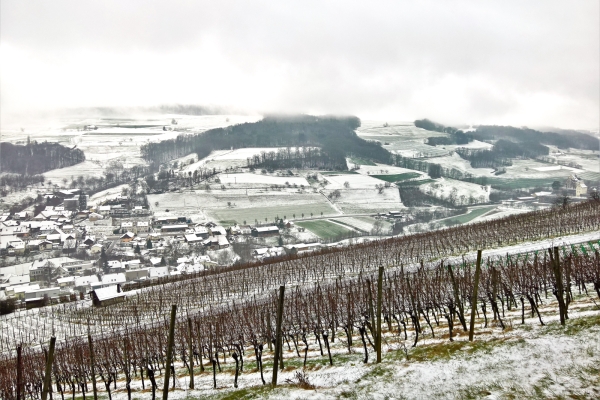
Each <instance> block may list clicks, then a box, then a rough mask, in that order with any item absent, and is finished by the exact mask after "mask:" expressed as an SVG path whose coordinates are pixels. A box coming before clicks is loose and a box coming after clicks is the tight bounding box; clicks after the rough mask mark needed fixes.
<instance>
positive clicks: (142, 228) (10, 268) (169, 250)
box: [0, 175, 587, 308]
mask: <svg viewBox="0 0 600 400" xmlns="http://www.w3.org/2000/svg"><path fill="white" fill-rule="evenodd" d="M564 185H565V187H566V188H567V189H568V190H570V191H572V192H573V193H572V194H573V195H575V196H576V198H581V197H582V196H585V195H586V192H587V187H586V186H585V184H584V183H583V181H582V180H580V179H578V178H577V177H576V176H575V175H572V176H570V177H568V178H567V179H566V180H565V182H564ZM43 196H44V198H45V200H46V204H54V205H47V206H46V207H45V208H44V209H43V210H41V211H40V212H39V213H38V214H37V215H33V214H34V213H32V212H31V211H22V212H17V213H13V214H10V213H4V214H2V215H0V229H1V230H0V256H1V257H2V261H1V262H2V264H1V266H0V300H3V301H5V302H8V303H10V307H12V308H34V307H41V306H44V305H48V304H56V303H59V302H69V301H76V300H80V299H85V298H91V299H92V300H93V303H94V304H95V305H98V306H99V305H107V304H110V303H112V302H115V301H120V300H123V299H124V298H125V296H126V294H125V291H126V288H127V287H142V286H143V285H152V284H156V283H159V282H164V281H165V280H168V279H177V277H181V278H185V275H194V274H199V273H202V272H203V271H210V270H214V269H217V268H222V267H225V266H228V265H232V264H234V263H235V262H260V261H268V260H274V259H277V258H281V257H285V256H291V255H298V254H303V253H306V252H312V251H316V250H320V249H323V248H327V247H329V246H340V245H342V242H338V243H328V244H327V243H322V241H321V240H312V241H309V242H310V243H304V242H300V241H299V240H293V243H289V240H286V242H288V243H284V242H283V240H282V235H284V234H285V235H286V237H287V238H289V237H293V236H292V235H290V232H292V231H295V232H297V234H298V236H297V237H298V238H302V237H303V236H302V235H303V234H304V232H305V228H303V227H300V226H296V224H295V223H294V222H293V221H291V220H288V219H283V218H276V219H274V220H273V222H272V223H269V222H268V221H265V223H264V224H262V223H259V221H258V220H256V221H255V222H256V224H255V225H254V226H251V225H247V224H238V223H233V224H230V225H229V226H227V227H225V226H223V225H218V224H217V223H215V222H212V221H205V222H199V223H194V222H192V220H191V218H190V216H189V215H186V214H185V213H184V212H181V214H180V215H172V214H171V215H167V216H156V215H155V213H154V212H153V211H152V210H150V209H149V208H148V207H144V206H142V205H138V204H137V203H136V202H135V201H133V199H132V198H130V197H128V196H126V195H122V194H116V195H115V196H113V197H111V198H106V199H104V200H103V201H101V202H99V203H97V204H91V205H90V206H88V200H89V196H88V195H86V194H84V193H83V191H82V190H81V189H71V190H66V189H63V190H58V191H55V192H52V193H45V194H44V195H43ZM552 196H553V195H552V193H551V192H538V193H534V194H533V195H532V196H529V197H518V198H515V199H510V200H504V201H503V202H502V204H503V205H504V206H508V207H510V208H512V209H524V210H527V209H529V208H531V205H532V203H536V204H537V203H538V202H540V201H542V202H543V200H544V199H546V201H552V199H551V198H552ZM549 198H550V200H548V199H549ZM492 214H494V213H492ZM500 214H502V213H500ZM498 216H500V215H498ZM303 217H304V215H303ZM377 218H380V219H387V220H392V221H393V220H395V219H398V218H402V212H401V211H398V210H391V211H389V212H387V213H378V216H377ZM244 222H245V221H244ZM346 244H347V243H346ZM234 247H235V251H234V249H233V248H234ZM24 260H26V261H27V262H23V261H24Z"/></svg>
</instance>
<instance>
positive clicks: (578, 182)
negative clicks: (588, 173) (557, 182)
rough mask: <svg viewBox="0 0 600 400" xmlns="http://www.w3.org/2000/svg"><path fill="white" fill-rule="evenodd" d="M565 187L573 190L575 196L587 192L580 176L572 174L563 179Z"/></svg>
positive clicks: (583, 194)
mask: <svg viewBox="0 0 600 400" xmlns="http://www.w3.org/2000/svg"><path fill="white" fill-rule="evenodd" d="M565 188H566V189H569V190H574V191H575V196H577V197H580V196H585V195H586V194H587V185H586V184H585V183H584V182H583V180H582V179H581V178H579V177H578V176H577V175H575V174H573V175H571V176H570V177H568V178H567V180H566V181H565Z"/></svg>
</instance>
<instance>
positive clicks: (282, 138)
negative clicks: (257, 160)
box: [141, 115, 391, 164]
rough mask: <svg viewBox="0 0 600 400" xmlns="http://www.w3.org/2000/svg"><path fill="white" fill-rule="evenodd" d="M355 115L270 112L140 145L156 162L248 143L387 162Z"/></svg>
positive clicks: (201, 155) (385, 153)
mask: <svg viewBox="0 0 600 400" xmlns="http://www.w3.org/2000/svg"><path fill="white" fill-rule="evenodd" d="M359 126H360V119H358V118H356V117H331V116H319V117H316V116H310V115H300V116H270V117H265V118H264V119H262V120H261V121H258V122H255V123H245V124H239V125H234V126H229V127H226V128H216V129H211V130H208V131H206V132H203V133H198V134H194V135H179V136H178V137H177V138H175V139H170V140H164V141H161V142H158V143H147V144H145V145H143V146H142V147H141V152H142V157H143V158H144V159H145V160H147V161H149V162H151V163H156V164H161V163H164V162H167V161H170V160H172V159H174V158H179V157H183V156H185V155H188V154H191V153H197V154H198V158H199V159H200V158H204V157H206V155H208V154H209V153H210V152H211V151H212V150H228V149H239V148H247V147H299V146H300V147H320V148H321V149H322V151H323V152H324V154H327V156H328V157H329V158H331V159H332V160H339V159H341V158H343V157H345V156H346V155H347V154H349V153H352V154H355V155H357V156H361V157H364V158H368V159H372V160H374V161H377V162H384V163H386V162H388V161H389V159H390V155H391V154H390V153H389V152H388V151H387V150H386V149H384V148H383V147H381V145H379V144H377V143H374V142H369V141H366V140H364V139H361V138H360V137H358V136H357V135H356V132H355V130H356V129H357V128H358V127H359Z"/></svg>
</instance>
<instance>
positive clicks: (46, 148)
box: [0, 139, 85, 175]
mask: <svg viewBox="0 0 600 400" xmlns="http://www.w3.org/2000/svg"><path fill="white" fill-rule="evenodd" d="M83 161H85V154H84V153H83V151H82V150H80V149H76V148H69V147H65V146H63V145H61V144H60V143H49V142H43V143H38V142H36V141H33V142H30V141H29V139H28V140H27V144H26V145H18V144H12V143H7V142H2V143H0V166H1V167H2V171H9V172H14V173H18V174H22V175H36V174H41V173H44V172H46V171H50V170H52V169H56V168H64V167H70V166H72V165H75V164H79V163H80V162H83Z"/></svg>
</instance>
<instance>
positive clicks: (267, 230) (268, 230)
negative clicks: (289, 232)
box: [252, 226, 279, 237]
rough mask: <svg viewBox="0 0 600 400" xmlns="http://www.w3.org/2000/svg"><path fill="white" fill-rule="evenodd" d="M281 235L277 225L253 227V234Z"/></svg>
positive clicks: (261, 235)
mask: <svg viewBox="0 0 600 400" xmlns="http://www.w3.org/2000/svg"><path fill="white" fill-rule="evenodd" d="M273 235H279V228H278V227H276V226H258V227H256V228H252V236H257V237H264V236H273Z"/></svg>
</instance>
